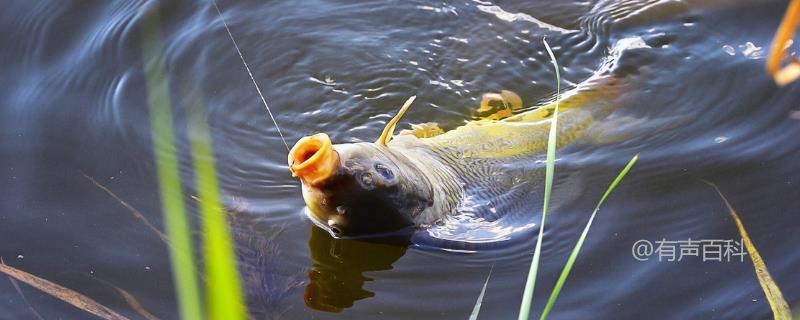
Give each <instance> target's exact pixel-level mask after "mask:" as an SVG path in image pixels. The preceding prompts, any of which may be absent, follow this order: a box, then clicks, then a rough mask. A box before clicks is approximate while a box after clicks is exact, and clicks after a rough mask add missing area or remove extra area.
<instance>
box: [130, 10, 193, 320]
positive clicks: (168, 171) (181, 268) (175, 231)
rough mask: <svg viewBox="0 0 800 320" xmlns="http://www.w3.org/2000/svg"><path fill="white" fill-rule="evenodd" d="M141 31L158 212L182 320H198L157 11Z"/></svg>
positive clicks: (153, 11)
mask: <svg viewBox="0 0 800 320" xmlns="http://www.w3.org/2000/svg"><path fill="white" fill-rule="evenodd" d="M141 27H142V29H141V37H142V47H143V48H142V50H143V51H142V57H143V59H144V63H145V83H146V86H147V98H148V105H149V111H150V123H151V130H152V137H153V149H154V153H155V158H156V172H157V174H158V186H159V192H160V196H161V209H162V212H163V213H164V227H165V229H166V231H167V235H168V236H169V240H170V241H169V242H170V243H171V244H172V245H171V246H168V248H169V253H170V260H171V262H172V263H171V265H172V274H173V276H174V277H175V290H176V294H177V298H178V305H179V307H180V314H181V316H182V317H183V318H184V319H202V318H203V314H202V312H201V308H200V306H201V301H200V295H199V292H200V291H199V290H198V284H197V271H196V269H195V257H194V247H193V246H192V237H191V232H190V228H189V221H188V220H187V218H186V210H185V207H184V203H183V187H182V184H181V177H180V171H179V170H178V157H177V152H176V149H175V134H174V131H173V127H172V107H171V106H170V98H169V91H168V83H167V82H168V81H167V76H166V72H165V69H164V65H163V63H164V60H163V58H162V57H161V52H162V49H163V48H162V46H161V39H160V36H161V27H160V21H159V16H158V10H157V9H156V10H152V12H149V13H148V14H145V15H144V18H143V21H142V24H141Z"/></svg>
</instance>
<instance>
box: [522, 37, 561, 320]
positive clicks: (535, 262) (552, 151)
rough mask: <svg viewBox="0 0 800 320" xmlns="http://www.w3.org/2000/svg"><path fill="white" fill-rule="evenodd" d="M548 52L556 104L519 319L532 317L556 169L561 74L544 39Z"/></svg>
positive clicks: (523, 319) (548, 138)
mask: <svg viewBox="0 0 800 320" xmlns="http://www.w3.org/2000/svg"><path fill="white" fill-rule="evenodd" d="M542 42H544V47H545V48H546V49H547V53H548V54H549V55H550V60H551V61H552V63H553V68H554V69H555V70H556V106H555V110H554V111H553V118H552V120H551V124H550V134H549V136H548V137H547V164H546V168H545V179H544V204H543V205H542V221H541V223H540V224H539V237H538V238H537V239H536V248H535V249H534V251H533V259H531V267H530V270H529V271H528V280H527V282H526V283H525V291H524V292H523V294H522V303H521V304H520V307H519V319H520V320H527V319H528V318H529V317H530V312H531V303H532V302H533V289H534V287H535V285H536V274H537V273H538V270H539V257H540V255H541V251H542V250H541V249H542V237H543V236H544V223H545V219H546V218H547V208H548V206H549V205H550V193H551V191H552V189H553V172H554V171H555V159H556V132H557V125H558V100H559V99H560V96H559V95H560V93H561V75H560V74H559V72H558V62H556V57H555V55H553V50H551V49H550V45H549V44H547V41H546V40H544V39H542Z"/></svg>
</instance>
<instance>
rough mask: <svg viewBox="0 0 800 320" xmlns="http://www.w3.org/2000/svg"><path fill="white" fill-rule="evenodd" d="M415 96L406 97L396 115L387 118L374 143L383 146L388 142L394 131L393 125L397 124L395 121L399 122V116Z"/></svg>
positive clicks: (406, 109)
mask: <svg viewBox="0 0 800 320" xmlns="http://www.w3.org/2000/svg"><path fill="white" fill-rule="evenodd" d="M416 98H417V96H411V97H410V98H408V100H406V103H404V104H403V107H402V108H400V111H398V112H397V115H395V116H394V118H392V120H389V122H388V123H386V127H384V128H383V132H381V136H380V137H378V141H375V143H379V144H382V145H384V146H385V145H386V144H387V143H389V140H390V139H392V133H394V127H395V126H397V122H399V121H400V118H402V117H403V115H404V114H405V113H406V111H408V107H410V106H411V103H412V102H414V99H416Z"/></svg>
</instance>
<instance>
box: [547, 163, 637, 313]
mask: <svg viewBox="0 0 800 320" xmlns="http://www.w3.org/2000/svg"><path fill="white" fill-rule="evenodd" d="M638 159H639V155H638V154H637V155H635V156H633V158H631V161H629V162H628V165H626V166H625V168H624V169H622V171H621V172H620V173H619V175H617V178H616V179H614V181H613V182H611V185H609V186H608V189H606V193H604V194H603V197H602V198H600V201H599V202H597V206H595V207H594V211H592V215H591V217H589V222H587V223H586V227H584V228H583V233H581V236H580V238H578V243H577V244H575V248H573V249H572V253H571V254H570V255H569V259H567V264H566V265H564V269H562V270H561V276H559V277H558V281H557V282H556V286H555V287H554V288H553V291H551V292H550V298H549V299H548V300H547V305H545V307H544V311H542V316H541V317H540V319H542V320H544V319H545V318H547V314H549V313H550V310H551V309H552V308H553V304H554V303H555V302H556V298H558V294H559V293H561V288H562V287H563V286H564V282H565V281H567V276H568V275H569V272H570V270H572V265H573V264H575V259H577V258H578V253H579V252H580V251H581V247H583V242H584V241H585V240H586V235H587V234H588V233H589V228H590V227H591V226H592V222H594V217H595V216H596V215H597V211H599V210H600V205H602V204H603V202H604V201H606V198H607V197H608V195H609V194H611V191H614V188H616V187H617V184H619V182H620V181H622V178H624V177H625V175H626V174H628V171H630V170H631V167H633V164H634V163H636V160H638Z"/></svg>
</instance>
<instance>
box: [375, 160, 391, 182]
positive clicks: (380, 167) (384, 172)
mask: <svg viewBox="0 0 800 320" xmlns="http://www.w3.org/2000/svg"><path fill="white" fill-rule="evenodd" d="M375 171H377V172H378V174H380V175H381V176H383V177H384V178H385V179H386V180H392V179H394V172H392V169H389V167H387V166H386V165H384V164H382V163H376V164H375Z"/></svg>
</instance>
